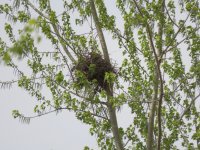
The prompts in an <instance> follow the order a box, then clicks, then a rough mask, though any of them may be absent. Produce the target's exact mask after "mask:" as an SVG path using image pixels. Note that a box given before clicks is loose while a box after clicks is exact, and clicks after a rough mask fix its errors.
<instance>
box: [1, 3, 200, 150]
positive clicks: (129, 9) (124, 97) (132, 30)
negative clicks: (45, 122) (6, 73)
mask: <svg viewBox="0 0 200 150" xmlns="http://www.w3.org/2000/svg"><path fill="white" fill-rule="evenodd" d="M59 3H62V4H63V12H62V13H61V14H57V12H56V11H55V10H54V9H53V7H52V6H51V1H49V0H39V1H37V2H31V1H30V0H14V1H13V5H9V4H2V5H0V13H1V14H5V15H6V16H7V18H8V19H9V21H11V22H12V24H11V23H9V22H8V23H6V24H5V31H6V33H7V35H8V37H9V39H10V42H11V44H9V43H6V42H4V41H3V38H1V39H0V43H1V44H0V45H1V48H0V56H1V58H2V61H3V62H5V64H6V65H7V66H9V67H11V68H13V69H14V70H15V72H17V75H18V78H19V79H18V80H16V81H10V82H9V81H7V82H1V87H10V86H11V85H12V84H13V83H18V86H19V87H21V88H24V89H25V90H27V91H28V92H29V93H30V94H31V96H34V97H35V98H36V99H37V101H38V105H36V106H35V108H34V111H35V113H36V114H37V115H36V116H34V117H38V116H42V115H45V114H48V113H51V112H55V111H56V112H58V111H61V110H63V109H66V110H69V111H73V112H74V113H75V114H76V117H77V119H79V120H81V121H82V122H83V123H86V124H89V125H90V126H91V128H90V133H91V135H96V136H97V142H98V146H99V147H100V148H101V149H117V150H124V149H133V148H136V149H148V150H153V149H157V150H160V149H177V148H180V147H186V148H188V149H194V148H195V147H196V148H197V147H198V148H199V147H200V143H199V141H200V130H199V128H200V118H199V107H198V106H199V102H198V100H199V97H200V90H199V89H200V49H199V47H200V33H199V28H200V8H199V1H198V0H191V1H188V0H179V1H173V0H156V1H155V0H140V1H137V0H123V1H122V0H117V1H116V2H115V4H116V5H115V6H112V8H113V7H115V9H116V10H117V11H118V12H119V15H111V14H112V10H110V9H111V6H108V5H107V4H108V3H109V2H108V3H106V1H103V0H87V1H86V0H71V1H67V0H63V1H62V2H61V1H59ZM35 14H36V15H35ZM72 14H73V15H72ZM34 16H35V17H34ZM119 20H120V21H119ZM17 23H21V24H23V25H24V27H23V29H21V30H19V32H18V34H19V37H17V38H16V35H15V34H14V32H13V29H14V28H15V26H14V25H15V24H17ZM120 24H121V25H123V27H122V28H121V26H120ZM79 27H80V28H81V27H87V31H86V32H87V33H82V34H79V33H78V32H79V31H78V30H77V28H79ZM35 32H38V33H39V34H40V35H41V36H38V37H34V36H33V33H35ZM109 35H111V36H112V40H113V41H115V42H117V43H118V51H121V52H122V53H123V56H122V58H123V61H122V64H121V65H119V64H118V65H117V66H115V65H113V62H112V61H111V59H110V55H109V53H110V49H108V48H107V43H108V42H107V41H106V38H105V36H109ZM44 38H45V40H49V41H50V42H51V43H52V47H53V48H52V49H53V50H48V51H44V50H40V48H39V46H37V45H38V43H37V42H41V40H43V39H44ZM116 51H117V50H116ZM16 56H17V57H18V58H19V59H23V60H26V61H27V65H28V67H29V68H30V69H31V70H32V74H31V75H26V74H25V73H24V72H23V71H21V70H19V68H18V66H17V65H16V62H14V60H15V59H14V57H16ZM49 56H50V59H49ZM117 67H118V68H117ZM41 88H46V89H48V90H49V92H50V93H51V95H52V97H51V99H50V98H46V96H45V95H43V93H42V92H41V90H40V89H41ZM124 105H126V106H128V108H130V110H131V114H132V116H133V118H134V119H133V121H132V123H131V124H130V126H129V127H128V128H126V129H125V128H121V127H119V126H118V121H117V113H118V112H120V110H123V108H122V106H124ZM13 115H14V117H15V118H20V119H21V120H22V121H25V122H29V121H30V119H31V118H34V117H26V116H24V115H23V114H21V113H20V112H19V111H18V110H14V111H13ZM177 142H178V146H177ZM180 145H181V146H180ZM85 149H89V147H87V146H86V147H85Z"/></svg>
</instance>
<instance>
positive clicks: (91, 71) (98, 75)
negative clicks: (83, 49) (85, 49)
mask: <svg viewBox="0 0 200 150" xmlns="http://www.w3.org/2000/svg"><path fill="white" fill-rule="evenodd" d="M75 70H78V71H81V72H82V73H84V75H85V76H86V78H87V80H88V81H91V82H92V81H94V80H96V81H97V90H98V91H100V90H102V89H104V90H108V88H109V84H108V83H107V82H106V81H105V80H104V77H105V74H106V72H112V73H114V74H116V71H115V69H114V67H113V66H112V65H111V64H110V63H108V62H107V61H105V59H104V58H103V57H102V55H101V54H99V53H97V52H90V53H88V54H86V55H84V56H82V57H80V58H79V59H78V62H77V64H76V65H75V66H74V67H73V71H75Z"/></svg>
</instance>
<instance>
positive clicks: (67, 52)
mask: <svg viewBox="0 0 200 150" xmlns="http://www.w3.org/2000/svg"><path fill="white" fill-rule="evenodd" d="M27 3H28V5H29V6H30V7H31V8H32V9H33V10H34V11H35V12H37V13H38V14H39V15H40V16H42V17H44V18H45V19H47V20H49V21H50V19H49V17H48V16H46V15H45V14H43V13H42V12H41V11H40V10H39V9H37V8H36V7H35V6H34V5H33V4H32V3H31V2H30V1H27ZM50 22H51V21H50ZM51 24H52V26H53V29H54V31H55V33H56V35H57V36H58V39H59V41H60V43H61V45H62V47H63V49H64V51H65V52H66V54H67V56H68V57H69V58H70V60H71V61H72V62H75V59H74V58H73V56H72V55H71V53H70V52H69V51H68V49H67V48H66V46H65V45H64V44H63V41H64V40H63V38H61V37H62V36H61V35H60V33H59V31H58V28H57V26H56V24H53V23H52V22H51Z"/></svg>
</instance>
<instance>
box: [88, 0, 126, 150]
mask: <svg viewBox="0 0 200 150" xmlns="http://www.w3.org/2000/svg"><path fill="white" fill-rule="evenodd" d="M90 7H91V12H92V17H93V20H94V23H95V26H96V30H97V34H98V37H99V40H100V44H101V47H102V50H103V55H104V59H105V61H107V62H108V63H109V64H110V57H109V54H108V49H107V45H106V41H105V38H104V35H103V31H102V28H101V26H100V22H99V19H98V16H97V12H96V8H95V4H94V1H93V0H90ZM106 92H107V96H108V101H107V108H108V112H109V119H110V124H111V128H112V133H113V137H114V141H115V146H116V149H117V150H123V149H124V148H123V144H122V139H121V137H120V135H119V130H118V123H117V116H116V110H115V108H114V107H113V105H112V103H110V101H109V100H110V97H112V96H113V87H112V86H111V88H110V89H108V90H107V91H106Z"/></svg>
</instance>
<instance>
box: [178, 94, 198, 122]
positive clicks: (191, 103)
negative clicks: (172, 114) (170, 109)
mask: <svg viewBox="0 0 200 150" xmlns="http://www.w3.org/2000/svg"><path fill="white" fill-rule="evenodd" d="M199 97H200V93H199V95H197V96H196V97H195V98H194V99H193V100H191V102H190V104H189V106H188V107H187V108H186V109H185V110H184V111H183V113H182V115H181V116H180V120H182V119H183V117H184V116H185V114H186V113H187V112H188V111H189V110H190V108H191V107H192V105H193V104H194V103H195V101H196V100H197V99H198V98H199Z"/></svg>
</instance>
